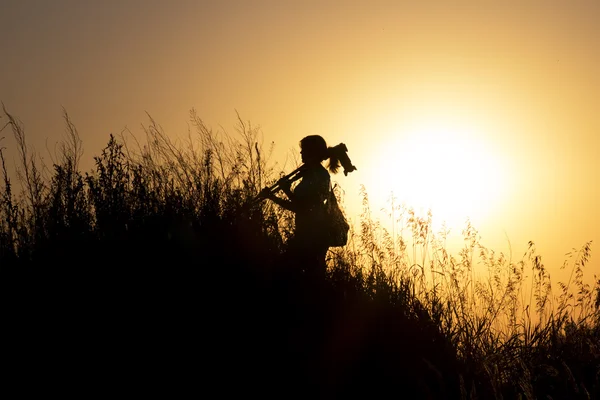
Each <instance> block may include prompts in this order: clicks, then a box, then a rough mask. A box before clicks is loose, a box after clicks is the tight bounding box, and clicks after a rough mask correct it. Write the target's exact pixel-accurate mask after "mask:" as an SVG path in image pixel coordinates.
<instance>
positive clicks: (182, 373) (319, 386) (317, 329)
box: [0, 110, 600, 399]
mask: <svg viewBox="0 0 600 400" xmlns="http://www.w3.org/2000/svg"><path fill="white" fill-rule="evenodd" d="M190 117H191V122H192V125H193V127H194V129H195V132H194V133H190V135H189V136H188V137H187V138H186V140H184V141H181V142H179V141H175V140H173V139H171V138H170V137H169V136H168V135H167V134H165V133H164V132H163V130H162V128H161V127H160V126H159V125H158V124H157V123H156V122H155V121H154V120H153V119H152V118H151V117H149V124H148V126H147V127H145V134H146V137H145V138H144V139H145V140H144V141H143V142H140V141H139V140H138V139H137V138H135V137H134V136H133V135H130V134H129V133H127V132H126V133H124V134H122V135H121V136H120V137H118V138H117V137H115V136H113V135H110V137H109V140H108V143H107V145H106V147H105V148H104V149H103V151H102V152H101V154H100V155H98V156H97V157H95V158H94V161H95V168H94V169H93V170H91V171H88V172H80V168H79V163H80V159H81V157H82V150H81V149H82V146H81V141H80V139H79V134H78V132H77V129H76V127H75V125H74V124H73V122H72V121H71V119H70V118H69V116H68V114H67V113H66V112H64V118H65V124H66V128H67V129H66V132H67V136H66V138H65V140H64V142H63V145H62V146H61V147H60V148H59V152H58V154H57V155H56V157H55V162H54V165H53V166H52V168H51V169H48V168H46V166H44V165H41V163H40V162H39V161H38V160H39V158H38V157H37V155H36V154H33V153H32V152H31V151H30V149H29V148H28V146H27V142H26V140H25V133H24V130H23V126H22V124H21V123H20V121H18V119H16V118H15V117H14V116H12V115H11V114H10V113H8V112H7V111H6V110H4V116H3V119H2V121H3V124H5V125H4V129H3V131H4V132H8V131H12V134H13V135H14V137H15V139H16V142H17V150H18V155H19V161H20V167H19V169H18V176H19V182H17V183H18V184H17V185H15V184H14V182H13V181H12V180H11V179H10V177H9V173H8V171H7V168H6V162H5V159H4V155H3V153H2V152H1V151H0V156H2V157H1V161H2V172H3V174H2V177H3V184H2V190H1V192H0V195H1V204H0V268H1V273H2V283H3V287H4V289H5V291H4V292H5V293H6V294H7V296H6V299H7V300H6V301H5V309H7V310H9V311H12V316H13V317H14V318H13V319H7V320H6V321H10V322H7V324H6V328H5V331H7V332H8V333H10V334H11V335H10V339H5V340H4V342H3V344H4V348H5V349H6V350H11V349H12V350H13V353H14V354H15V356H13V357H12V358H10V360H11V361H10V365H11V366H12V370H13V371H17V372H18V371H22V374H23V375H25V376H27V377H28V378H29V379H31V377H35V380H37V381H44V382H45V383H44V384H46V385H50V386H53V387H58V388H60V389H61V390H65V388H72V387H73V386H72V385H73V382H74V381H77V382H78V383H80V384H81V383H83V384H84V385H85V386H86V387H87V390H86V394H87V392H104V393H113V392H114V390H117V388H118V387H122V386H123V385H124V386H125V387H126V388H127V389H126V390H127V391H128V392H133V393H137V394H139V393H140V391H142V390H144V391H148V392H150V393H158V392H159V391H164V392H165V393H168V394H171V395H172V394H173V393H174V392H175V391H179V390H185V391H193V392H195V393H204V392H207V393H208V392H212V391H213V390H216V391H217V393H218V396H219V397H221V396H226V395H235V396H239V395H259V396H262V397H277V398H298V397H301V398H321V397H323V398H325V397H327V398H338V397H340V398H341V397H352V398H357V397H363V396H364V397H368V398H378V397H384V396H385V397H388V396H404V397H407V398H463V399H475V398H486V399H487V398H495V399H499V398H519V396H520V397H521V398H544V397H547V396H549V397H551V398H598V396H599V394H600V377H599V375H600V364H599V361H600V350H599V342H600V340H599V339H600V317H599V315H600V311H599V306H600V304H599V302H600V281H598V283H597V285H596V287H594V288H591V287H589V286H588V285H586V284H585V283H584V279H583V274H584V270H585V267H586V265H587V264H588V262H589V259H590V255H591V242H590V243H586V244H585V245H584V246H583V247H582V248H581V249H580V250H577V251H574V253H573V254H572V258H571V259H568V260H567V263H566V264H565V266H564V267H565V268H570V269H571V270H572V271H573V272H572V277H571V279H570V280H569V282H566V283H561V284H559V287H558V290H553V288H552V284H551V281H550V278H549V274H548V272H547V270H546V268H545V266H544V265H543V263H542V262H541V257H540V256H539V255H538V254H537V253H536V250H535V244H534V243H533V242H531V243H529V247H528V250H527V252H526V253H525V254H524V255H523V257H522V259H521V260H518V261H513V260H511V259H510V257H508V258H507V256H506V255H504V254H501V253H496V252H494V251H493V250H491V249H487V248H485V247H484V246H482V245H481V244H480V242H479V237H478V233H477V231H476V229H475V228H474V227H473V226H471V225H470V224H467V226H466V227H465V230H464V232H463V234H464V239H465V246H464V248H463V249H462V250H460V251H459V252H458V253H457V254H450V253H449V251H448V250H447V249H446V247H445V244H444V243H445V235H446V233H445V232H444V231H442V232H439V233H436V232H433V231H432V224H431V215H429V216H425V217H420V216H417V215H416V214H415V213H414V212H413V211H412V210H411V209H405V208H403V207H395V206H392V208H393V215H394V221H393V223H394V224H396V226H395V229H394V234H390V233H389V232H388V231H387V230H386V229H383V228H382V226H381V224H380V223H379V222H378V221H374V220H373V219H372V218H371V213H370V210H369V201H368V196H367V193H366V191H364V190H363V193H362V196H363V214H362V216H361V222H360V224H359V226H356V227H353V232H352V237H351V242H350V243H349V244H348V245H347V246H346V247H344V248H335V249H332V250H331V251H330V252H329V255H328V271H327V274H326V277H325V279H324V280H323V279H315V278H314V277H311V276H307V275H305V274H303V273H302V272H301V271H299V270H297V269H295V268H293V267H292V265H290V264H287V263H285V262H284V261H283V260H284V257H283V251H284V249H285V242H286V240H287V238H288V237H289V234H290V232H291V231H292V228H293V223H292V221H293V219H292V218H291V215H290V214H289V213H287V212H283V211H281V210H280V209H278V208H275V207H273V206H272V204H270V203H268V202H265V203H263V204H261V205H260V206H254V207H252V206H250V204H251V201H252V199H253V198H254V196H256V194H257V193H258V192H259V190H260V189H261V188H262V187H264V186H268V185H269V184H272V183H273V182H274V181H275V180H276V179H277V178H278V171H277V165H276V164H271V163H270V160H269V154H270V150H269V149H267V150H266V151H265V150H264V149H263V146H262V145H261V141H260V132H259V129H257V128H255V127H252V126H251V125H250V124H249V123H245V122H244V121H242V120H241V119H238V125H237V126H236V130H237V132H236V135H228V134H227V133H225V132H214V131H212V130H211V129H209V128H208V127H206V126H205V124H204V123H203V122H202V120H201V119H200V118H198V116H197V115H196V114H195V112H193V111H192V113H191V115H190ZM17 187H18V189H16V188H17ZM481 271H485V273H486V274H487V275H485V276H484V277H481V274H480V272H481ZM59 365H60V366H59ZM16 375H19V374H18V373H17V374H16ZM44 377H46V378H47V379H43V378H44ZM119 390H121V391H122V390H123V389H119Z"/></svg>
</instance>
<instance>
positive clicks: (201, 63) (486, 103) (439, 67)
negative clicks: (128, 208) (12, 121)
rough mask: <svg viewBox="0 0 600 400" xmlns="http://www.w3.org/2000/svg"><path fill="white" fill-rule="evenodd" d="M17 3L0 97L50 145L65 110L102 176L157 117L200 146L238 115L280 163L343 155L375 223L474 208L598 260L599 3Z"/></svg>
mask: <svg viewBox="0 0 600 400" xmlns="http://www.w3.org/2000/svg"><path fill="white" fill-rule="evenodd" d="M2 4H3V6H2V9H3V10H2V13H1V14H0V49H1V50H0V51H1V52H2V53H1V54H2V57H1V59H0V69H1V71H2V73H1V74H0V100H1V101H2V102H3V103H4V104H5V106H6V107H7V109H8V110H9V111H10V112H12V113H13V114H15V115H16V116H18V117H19V118H20V119H21V120H22V121H23V122H24V124H25V128H26V131H27V133H28V135H29V140H30V142H31V143H33V144H34V145H35V146H36V149H37V150H39V151H41V152H44V151H45V146H47V145H48V146H49V147H52V143H55V142H56V141H57V140H59V139H60V136H61V134H62V132H63V131H64V124H63V121H62V119H61V107H62V106H64V107H65V108H66V109H67V111H68V112H69V114H70V115H71V117H72V119H73V121H74V122H75V124H76V125H77V127H78V129H79V132H80V134H81V137H82V139H83V141H84V147H85V151H86V153H85V154H86V156H87V160H88V161H89V165H91V158H92V156H93V155H96V154H97V153H98V151H99V149H100V148H102V147H103V146H104V145H105V144H106V142H107V139H108V134H109V133H111V132H113V133H118V132H120V131H121V130H122V129H123V128H125V127H129V129H130V130H131V131H132V132H133V133H134V134H135V133H137V134H141V129H140V126H141V124H146V123H147V118H146V114H145V112H146V111H147V112H149V113H150V114H151V115H152V116H153V117H154V118H155V119H156V120H157V121H158V122H159V123H161V124H162V126H163V127H164V128H165V130H166V131H167V132H170V133H172V134H173V135H183V134H185V132H186V130H187V122H188V119H189V118H188V116H189V114H188V113H189V111H190V109H191V108H195V109H196V110H197V111H198V114H199V116H200V117H201V118H202V119H203V120H204V121H205V122H206V123H207V124H208V125H210V126H213V127H214V128H215V129H218V128H219V126H223V127H225V128H226V129H227V130H228V131H230V132H233V131H234V129H233V126H234V124H235V119H236V114H235V112H236V110H237V111H238V112H239V113H240V116H241V117H242V118H243V119H244V120H247V121H250V122H252V123H253V124H254V125H260V126H261V128H262V132H263V135H264V139H265V142H269V141H275V144H276V150H277V153H276V156H277V157H280V158H281V159H282V158H283V157H284V155H285V154H287V153H288V152H289V150H290V149H292V148H296V147H297V144H298V141H299V139H300V138H301V137H303V136H305V135H307V134H314V133H318V134H321V135H323V136H324V137H325V138H326V140H327V141H328V142H329V143H330V144H331V145H335V144H338V143H340V142H344V143H346V145H347V146H348V148H349V155H350V157H351V158H352V161H353V162H354V163H355V165H356V166H357V167H358V171H356V172H353V173H352V174H351V175H349V176H348V177H344V176H343V175H342V176H338V177H336V178H335V179H336V180H337V181H338V182H339V183H340V184H341V185H342V186H343V187H344V189H345V191H346V197H347V202H348V207H349V209H350V210H351V211H352V212H357V210H358V204H359V203H358V201H359V200H360V199H359V194H358V188H359V185H360V184H364V185H365V186H366V188H367V191H368V193H369V194H370V197H371V199H372V202H373V203H374V204H372V207H373V209H374V210H378V209H380V208H381V207H385V199H386V198H387V197H388V195H389V194H390V193H391V192H392V191H393V193H394V196H395V197H397V198H398V199H399V201H408V202H410V201H412V202H417V203H420V204H416V205H417V206H423V207H424V206H425V205H433V206H434V207H437V208H439V209H440V210H441V211H440V214H441V215H439V218H444V219H448V220H452V221H461V220H463V215H462V214H463V213H469V214H471V215H470V216H471V217H472V219H473V222H474V223H475V226H476V227H478V228H479V230H480V231H481V233H482V236H483V242H484V244H489V245H490V247H493V248H496V249H497V250H498V251H508V247H507V239H508V240H510V242H511V244H512V249H513V251H514V257H515V258H520V256H521V254H522V252H523V251H524V249H525V246H526V244H527V241H529V240H533V241H534V242H536V243H537V245H538V249H539V251H540V253H541V254H542V256H543V259H544V260H545V262H546V264H547V265H548V266H549V267H553V268H554V267H557V266H559V265H561V264H562V261H563V260H564V254H565V253H566V252H568V251H569V250H571V248H573V247H580V246H582V245H583V244H584V243H585V242H586V241H588V240H594V244H595V245H594V246H593V247H592V250H593V253H592V254H595V253H598V252H600V248H598V245H599V243H600V212H599V211H598V208H599V205H600V74H598V72H597V71H600V24H598V23H597V21H598V20H599V18H600V2H599V1H596V0H589V1H581V0H572V1H566V0H565V1H503V2H491V1H469V2H463V1H458V2H455V1H437V2H432V1H418V2H417V1H406V2H401V1H375V0H374V1H260V0H259V1H213V2H208V1H178V0H173V1H169V2H167V1H151V0H139V1H133V0H123V1H118V2H117V1H68V0H54V1H45V0H39V1H32V0H22V1H13V0H8V1H6V0H5V1H3V2H2ZM3 145H4V146H6V147H8V148H9V151H10V149H11V146H12V145H13V143H12V142H11V141H10V138H7V140H5V141H4V142H3ZM438 188H439V190H438ZM435 211H436V210H435V209H434V218H436V214H435ZM451 228H452V227H451ZM460 228H461V227H459V226H457V227H454V228H453V229H454V231H455V232H457V233H460ZM599 259H600V256H596V257H592V267H590V270H588V271H589V272H590V273H593V272H596V273H599V272H598V271H600V262H599V261H598V260H599ZM592 268H596V271H593V270H592Z"/></svg>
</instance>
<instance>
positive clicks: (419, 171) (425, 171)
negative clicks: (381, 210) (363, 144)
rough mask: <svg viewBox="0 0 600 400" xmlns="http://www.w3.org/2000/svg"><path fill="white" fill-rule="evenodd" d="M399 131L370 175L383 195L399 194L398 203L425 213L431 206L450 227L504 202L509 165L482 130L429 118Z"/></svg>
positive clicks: (480, 216) (479, 218) (478, 217)
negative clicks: (504, 165) (430, 121)
mask: <svg viewBox="0 0 600 400" xmlns="http://www.w3.org/2000/svg"><path fill="white" fill-rule="evenodd" d="M393 136H394V137H393V138H392V139H390V140H389V141H388V142H387V143H386V144H385V147H384V148H383V149H382V150H381V151H380V152H378V153H379V154H378V155H377V156H378V160H377V162H376V164H377V165H378V167H377V168H376V169H375V171H376V172H377V175H376V176H374V177H373V179H372V180H370V186H373V190H374V192H375V194H376V195H377V197H378V198H379V200H382V199H383V198H384V199H388V198H390V195H391V194H392V193H393V196H394V198H395V199H396V200H395V201H396V202H398V203H400V204H402V203H403V204H405V205H406V206H407V207H412V208H414V209H415V211H416V212H417V213H418V214H421V215H423V214H425V213H426V212H427V211H428V210H431V211H432V214H433V217H434V221H437V222H445V223H446V225H447V226H448V227H451V226H453V227H457V226H460V227H462V226H464V222H465V221H466V219H467V218H470V219H471V220H472V221H482V220H483V219H486V218H489V217H490V215H489V214H490V213H492V212H493V210H494V209H495V208H496V207H497V206H498V205H499V203H500V201H501V197H503V192H504V191H505V168H503V166H502V163H501V159H500V157H499V153H498V152H497V151H495V150H494V149H493V148H491V147H490V145H489V142H485V141H483V139H482V136H481V134H479V135H477V134H475V132H473V131H472V130H469V129H467V128H466V127H462V126H451V125H449V124H447V123H446V124H441V123H438V124H431V123H427V124H423V125H421V126H413V127H412V128H411V129H410V131H409V132H406V133H401V132H396V133H394V135H393ZM367 189H368V188H367Z"/></svg>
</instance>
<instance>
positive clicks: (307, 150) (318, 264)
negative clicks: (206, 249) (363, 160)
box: [262, 135, 340, 274]
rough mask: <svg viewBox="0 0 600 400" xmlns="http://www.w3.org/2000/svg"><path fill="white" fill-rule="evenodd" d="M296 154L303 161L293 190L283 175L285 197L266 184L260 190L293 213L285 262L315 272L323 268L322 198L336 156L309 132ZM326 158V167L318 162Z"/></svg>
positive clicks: (336, 162)
mask: <svg viewBox="0 0 600 400" xmlns="http://www.w3.org/2000/svg"><path fill="white" fill-rule="evenodd" d="M300 156H301V158H302V163H303V165H302V166H301V167H300V168H301V172H300V174H301V181H300V183H298V185H296V187H295V188H294V190H293V191H292V189H291V183H292V182H291V181H290V180H289V179H287V178H283V179H281V180H279V182H278V184H279V187H280V188H281V190H282V191H283V192H284V193H285V195H286V196H287V199H284V198H280V197H277V196H275V194H274V193H273V192H272V191H269V190H268V189H267V188H265V189H263V192H262V194H263V195H264V196H265V197H266V198H268V199H270V200H272V201H273V202H275V203H276V204H278V205H279V206H281V207H283V208H285V209H287V210H290V211H292V212H294V213H295V229H294V235H293V237H292V238H290V240H289V242H288V252H287V255H288V256H289V258H288V260H287V261H288V262H290V261H291V262H294V263H298V264H299V266H300V267H302V268H303V269H305V270H307V271H312V272H314V273H317V274H323V273H324V272H325V269H326V268H325V256H326V255H327V250H328V249H329V245H328V244H327V241H326V240H325V235H324V234H323V230H322V229H321V227H320V224H321V223H322V221H323V217H324V213H325V201H326V200H327V197H328V195H329V191H330V190H331V186H330V185H331V179H330V176H329V172H332V173H334V174H335V173H337V171H338V169H339V167H340V159H339V156H338V154H337V152H336V151H333V150H332V148H330V147H328V146H327V143H326V142H325V139H323V137H321V136H319V135H309V136H306V137H304V138H303V139H302V140H301V141H300ZM325 160H329V163H328V169H329V172H328V171H327V169H325V167H323V165H322V162H323V161H325Z"/></svg>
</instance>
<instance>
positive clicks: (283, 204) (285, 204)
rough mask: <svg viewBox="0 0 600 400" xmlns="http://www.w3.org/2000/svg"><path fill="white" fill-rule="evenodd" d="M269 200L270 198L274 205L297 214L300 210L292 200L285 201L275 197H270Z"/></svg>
mask: <svg viewBox="0 0 600 400" xmlns="http://www.w3.org/2000/svg"><path fill="white" fill-rule="evenodd" d="M268 198H269V200H272V201H273V203H275V204H277V205H278V206H280V207H283V208H285V209H286V210H289V211H292V212H297V211H298V209H297V207H296V204H295V203H293V202H292V201H290V200H285V199H282V198H280V197H277V196H275V195H270V196H269V197H268Z"/></svg>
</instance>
